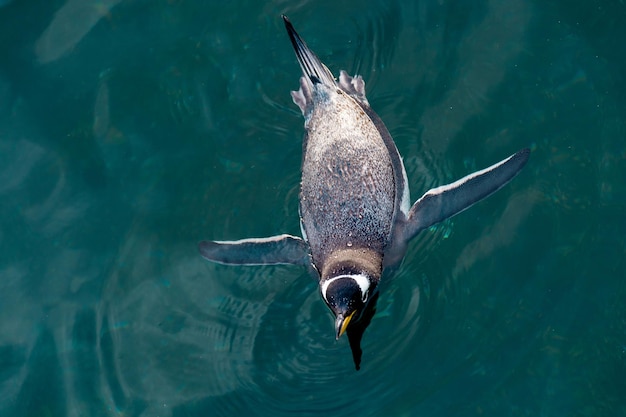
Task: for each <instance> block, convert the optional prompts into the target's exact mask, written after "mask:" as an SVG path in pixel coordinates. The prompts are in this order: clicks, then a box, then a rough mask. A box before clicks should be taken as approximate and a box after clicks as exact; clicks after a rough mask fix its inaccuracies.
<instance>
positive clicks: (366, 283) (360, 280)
mask: <svg viewBox="0 0 626 417" xmlns="http://www.w3.org/2000/svg"><path fill="white" fill-rule="evenodd" d="M338 279H351V280H353V281H354V282H356V283H357V285H358V286H359V288H360V289H361V300H362V301H363V302H366V301H367V297H368V291H369V289H370V280H369V279H368V278H367V276H366V275H363V274H356V275H339V276H336V277H333V278H331V279H329V280H328V281H326V282H324V283H323V284H322V288H321V290H322V297H324V300H326V303H328V298H327V297H326V291H327V290H328V286H329V285H330V284H331V283H333V282H334V281H337V280H338Z"/></svg>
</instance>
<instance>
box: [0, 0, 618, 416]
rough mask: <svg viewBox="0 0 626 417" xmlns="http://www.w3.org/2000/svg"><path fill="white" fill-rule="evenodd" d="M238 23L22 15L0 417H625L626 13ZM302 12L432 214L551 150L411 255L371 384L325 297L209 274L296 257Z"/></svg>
mask: <svg viewBox="0 0 626 417" xmlns="http://www.w3.org/2000/svg"><path fill="white" fill-rule="evenodd" d="M222 3H223V2H217V3H211V4H215V5H209V4H207V2H200V1H198V2H192V1H169V2H148V1H139V0H135V1H131V0H126V1H120V0H108V1H104V0H101V1H97V2H96V1H93V2H83V1H78V0H69V1H35V0H32V1H28V0H24V1H14V2H10V1H4V2H1V3H0V6H2V8H0V47H1V50H2V51H3V52H2V57H1V58H0V222H1V227H0V328H1V329H2V330H1V332H0V415H3V416H35V415H36V416H79V415H89V416H118V415H119V416H201V415H202V416H238V415H246V416H247V415H272V416H281V415H294V414H298V415H303V416H309V415H311V416H313V415H345V416H356V415H358V416H380V415H393V416H450V415H455V416H475V415H482V416H484V415H489V416H500V415H515V416H523V415H528V416H537V415H542V416H561V415H563V416H571V415H580V416H617V415H626V382H625V381H626V378H624V377H625V375H626V307H625V304H624V299H625V297H626V281H625V280H624V277H625V276H626V274H625V270H626V268H625V265H624V264H625V261H624V259H625V255H626V245H625V238H624V236H625V235H626V218H625V216H624V212H625V211H624V210H625V208H626V181H625V178H626V147H625V141H624V137H625V132H626V125H625V120H626V119H625V117H624V116H625V110H626V101H625V99H624V97H626V83H625V82H624V80H625V79H624V75H623V74H624V73H625V70H626V55H624V53H623V41H624V39H626V29H624V28H626V26H625V24H626V19H625V18H624V16H626V6H624V5H623V4H622V3H621V2H608V1H604V2H601V1H596V2H586V4H580V5H576V6H572V5H571V4H570V2H548V3H546V2H527V1H522V0H508V1H505V2H497V1H487V0H485V1H479V2H441V1H422V2H412V1H404V2H386V1H372V2H370V4H368V5H367V6H364V5H362V3H360V5H361V7H359V8H356V7H355V5H354V4H337V2H329V1H318V2H315V3H313V2H307V1H303V2H298V3H288V2H284V1H275V2H257V1H249V2H245V1H235V2H230V3H228V4H226V3H224V4H222ZM281 13H286V14H287V15H288V16H289V17H290V18H291V20H292V21H293V23H294V25H295V26H296V27H297V28H298V30H299V31H300V33H301V34H302V35H303V36H304V38H305V39H307V41H308V42H309V45H310V46H311V47H312V48H313V49H314V50H316V51H317V52H318V54H319V55H320V56H321V57H322V59H323V60H324V61H326V62H327V63H328V64H329V66H330V67H331V69H332V70H333V72H335V73H338V71H339V69H342V68H343V69H346V70H348V71H349V72H351V73H354V72H357V71H358V72H359V73H361V74H362V75H363V77H364V79H365V81H366V83H367V85H366V88H367V91H368V98H369V100H370V103H371V104H372V106H373V108H374V109H375V110H376V111H377V112H378V113H379V115H380V116H381V118H382V119H383V120H384V121H385V123H386V124H387V126H388V128H389V130H390V131H391V133H392V135H393V136H394V137H395V139H396V142H397V145H398V148H399V149H400V152H401V153H402V155H403V156H404V160H405V165H406V167H407V171H408V175H409V180H410V184H411V190H412V193H413V198H417V197H419V195H421V193H422V192H424V191H425V190H427V189H428V188H430V187H432V186H435V185H440V184H443V183H446V182H449V181H451V180H454V179H456V178H459V177H461V176H463V175H465V174H467V173H469V172H471V171H472V170H475V169H479V168H482V167H485V166H487V165H489V164H492V163H494V162H496V161H498V160H500V159H502V158H503V157H505V156H507V155H509V154H511V153H512V152H514V151H516V150H517V149H519V148H522V147H525V146H530V147H531V148H532V150H533V152H532V156H531V159H530V162H529V165H528V166H527V167H526V168H525V170H524V171H523V172H522V174H521V175H520V176H519V177H518V178H516V179H515V180H514V181H513V182H512V183H511V184H510V185H508V186H507V187H506V188H505V189H503V190H502V191H500V192H499V193H498V194H496V195H495V196H493V197H491V198H490V199H489V200H487V201H485V202H482V203H481V204H479V205H477V206H475V207H473V208H472V209H471V210H469V211H467V212H464V213H462V214H461V215H459V216H457V217H455V218H453V219H452V220H449V221H446V222H444V223H443V224H441V225H438V226H437V227H435V228H432V229H431V230H428V231H425V232H423V233H422V234H421V235H420V236H419V237H418V238H417V239H416V240H415V241H414V242H413V243H412V245H411V247H410V249H409V252H408V254H407V258H406V259H405V262H404V264H403V266H402V269H401V270H400V271H399V274H398V275H397V277H396V278H395V279H393V280H391V281H390V282H387V283H386V284H385V285H384V287H383V289H382V293H381V296H380V300H379V306H378V313H377V315H376V316H375V318H374V319H373V321H372V324H371V326H370V327H369V328H368V330H367V332H366V333H365V336H364V340H363V351H364V354H363V363H362V369H361V371H359V372H356V371H355V370H354V368H353V364H352V359H351V354H350V350H349V347H348V343H347V340H346V339H345V338H344V339H342V340H340V341H339V342H336V341H335V340H334V334H333V325H332V323H333V321H332V317H331V314H330V312H329V311H327V309H326V307H325V306H324V305H323V302H322V300H321V299H320V297H319V295H318V293H317V289H316V283H315V282H314V281H313V280H311V279H310V278H309V277H308V276H307V275H306V272H305V271H303V270H301V269H299V268H296V267H263V268H246V267H224V266H219V265H212V264H209V263H207V262H204V261H203V260H202V259H201V258H200V257H199V255H198V254H197V250H196V243H197V242H198V241H199V240H202V239H206V238H214V239H236V238H242V237H248V236H268V235H272V234H277V233H292V234H299V227H298V215H297V194H298V186H299V165H300V157H301V135H302V132H303V128H302V119H301V116H300V115H299V111H298V109H297V107H296V106H295V105H294V104H292V103H291V99H290V97H289V91H290V90H291V89H295V88H296V87H297V78H298V76H299V69H298V66H297V63H296V60H295V57H294V56H293V52H292V50H291V47H290V45H289V41H288V38H287V36H286V34H285V32H284V29H283V27H282V22H281V20H280V18H279V16H280V14H281Z"/></svg>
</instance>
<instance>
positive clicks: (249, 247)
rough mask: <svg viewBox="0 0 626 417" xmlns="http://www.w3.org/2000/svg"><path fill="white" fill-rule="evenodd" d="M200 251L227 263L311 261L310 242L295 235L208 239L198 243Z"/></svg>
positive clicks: (257, 263) (250, 263)
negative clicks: (307, 242) (229, 239)
mask: <svg viewBox="0 0 626 417" xmlns="http://www.w3.org/2000/svg"><path fill="white" fill-rule="evenodd" d="M198 250H199V251H200V254H201V255H202V257H204V258H205V259H207V260H209V261H211V262H217V263H220V264H227V265H278V264H293V265H304V266H307V265H309V264H310V263H311V259H310V256H309V247H308V245H307V244H306V242H305V241H304V240H302V239H301V238H299V237H297V236H291V235H278V236H272V237H265V238H252V239H241V240H232V241H210V240H205V241H202V242H200V243H199V244H198Z"/></svg>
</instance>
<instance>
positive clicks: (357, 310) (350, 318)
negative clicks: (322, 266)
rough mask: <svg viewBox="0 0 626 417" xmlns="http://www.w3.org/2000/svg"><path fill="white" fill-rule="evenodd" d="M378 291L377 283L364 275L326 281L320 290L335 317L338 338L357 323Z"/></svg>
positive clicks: (352, 275)
mask: <svg viewBox="0 0 626 417" xmlns="http://www.w3.org/2000/svg"><path fill="white" fill-rule="evenodd" d="M375 289H376V282H375V281H374V280H372V279H371V278H370V277H368V276H367V275H366V274H363V273H355V274H343V275H338V276H335V277H332V278H329V279H327V280H325V281H324V282H323V283H322V284H321V286H320V290H321V292H322V297H323V298H324V301H325V302H326V305H327V306H328V307H329V308H330V310H331V311H332V312H333V314H334V315H335V332H336V333H335V334H336V338H337V339H339V337H340V336H341V335H342V334H343V333H344V332H345V331H346V329H347V328H348V326H349V325H350V324H351V323H355V322H357V321H358V320H359V319H360V317H361V315H362V314H363V311H364V310H365V307H366V306H367V303H368V302H369V300H370V299H371V298H372V295H373V294H374V292H375Z"/></svg>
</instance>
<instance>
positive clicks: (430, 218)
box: [404, 149, 530, 241]
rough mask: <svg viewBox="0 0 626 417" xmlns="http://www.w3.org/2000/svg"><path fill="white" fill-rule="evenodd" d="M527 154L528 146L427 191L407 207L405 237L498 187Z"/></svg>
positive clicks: (447, 216)
mask: <svg viewBox="0 0 626 417" xmlns="http://www.w3.org/2000/svg"><path fill="white" fill-rule="evenodd" d="M529 156H530V149H522V150H520V151H518V152H517V153H515V154H513V155H511V156H509V157H508V158H506V159H504V160H502V161H500V162H498V163H497V164H494V165H492V166H490V167H488V168H485V169H483V170H480V171H476V172H474V173H472V174H470V175H467V176H466V177H463V178H461V179H460V180H458V181H455V182H453V183H451V184H448V185H442V186H440V187H437V188H433V189H431V190H429V191H427V192H426V193H425V194H424V195H423V196H422V197H421V198H420V199H419V200H417V201H416V202H415V204H413V207H411V210H409V213H408V216H407V225H406V227H405V236H404V237H405V240H406V241H408V240H410V239H411V238H413V237H414V236H415V235H416V234H417V233H418V232H420V231H421V230H423V229H425V228H427V227H430V226H432V225H433V224H435V223H439V222H440V221H443V220H445V219H447V218H449V217H452V216H454V215H455V214H458V213H460V212H462V211H463V210H465V209H467V208H469V207H470V206H471V205H473V204H474V203H477V202H478V201H480V200H482V199H483V198H486V197H488V196H489V195H491V194H493V193H494V192H496V191H498V190H499V189H500V188H502V187H503V186H504V185H506V183H508V182H509V181H511V180H512V179H513V178H514V177H515V176H516V175H517V174H518V173H519V172H520V170H521V169H522V168H523V167H524V165H526V162H527V161H528V157H529Z"/></svg>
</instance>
